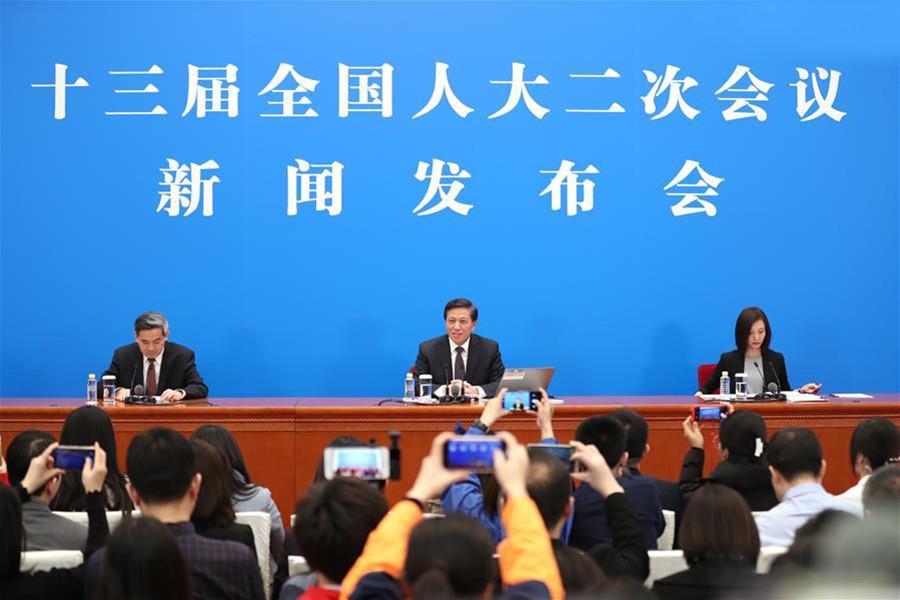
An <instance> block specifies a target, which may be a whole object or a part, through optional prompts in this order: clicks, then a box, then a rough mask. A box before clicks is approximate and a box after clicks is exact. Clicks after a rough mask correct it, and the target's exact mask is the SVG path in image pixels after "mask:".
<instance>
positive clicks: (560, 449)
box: [528, 444, 578, 473]
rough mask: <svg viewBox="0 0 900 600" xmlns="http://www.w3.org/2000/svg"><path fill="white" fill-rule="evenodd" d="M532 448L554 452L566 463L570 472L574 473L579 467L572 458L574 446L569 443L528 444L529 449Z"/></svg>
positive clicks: (549, 452) (554, 454) (553, 453)
mask: <svg viewBox="0 0 900 600" xmlns="http://www.w3.org/2000/svg"><path fill="white" fill-rule="evenodd" d="M532 448H535V449H537V450H540V451H542V452H547V453H548V454H552V455H553V456H554V457H556V458H558V459H559V460H561V461H562V462H563V464H564V465H566V468H567V469H569V472H570V473H574V472H575V470H576V468H577V467H578V463H577V462H576V461H573V460H572V454H573V453H574V452H575V447H574V446H570V445H568V444H528V449H529V450H531V449H532Z"/></svg>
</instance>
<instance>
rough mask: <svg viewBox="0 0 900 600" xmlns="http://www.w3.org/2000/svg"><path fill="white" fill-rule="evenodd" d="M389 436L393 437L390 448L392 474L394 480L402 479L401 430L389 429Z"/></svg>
mask: <svg viewBox="0 0 900 600" xmlns="http://www.w3.org/2000/svg"><path fill="white" fill-rule="evenodd" d="M388 436H389V437H390V438H391V447H390V448H389V449H388V455H389V456H390V458H391V460H390V463H389V464H390V476H391V479H392V480H394V481H400V432H399V431H389V432H388Z"/></svg>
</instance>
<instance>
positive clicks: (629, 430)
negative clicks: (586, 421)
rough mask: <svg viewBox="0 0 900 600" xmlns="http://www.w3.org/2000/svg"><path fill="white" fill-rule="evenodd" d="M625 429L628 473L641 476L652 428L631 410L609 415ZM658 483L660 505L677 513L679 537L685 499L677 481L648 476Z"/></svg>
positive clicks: (622, 410) (648, 449)
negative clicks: (642, 462) (642, 463)
mask: <svg viewBox="0 0 900 600" xmlns="http://www.w3.org/2000/svg"><path fill="white" fill-rule="evenodd" d="M609 416H611V417H612V418H614V419H616V420H617V421H618V422H619V423H621V424H622V427H624V428H625V449H626V450H627V451H628V462H626V463H625V467H626V472H627V474H629V475H641V474H642V473H641V461H642V460H643V459H644V458H646V457H647V455H648V454H649V453H650V444H649V443H648V442H649V438H650V428H649V427H647V421H645V420H644V417H642V416H641V415H640V414H639V413H638V412H637V411H634V410H632V409H630V408H620V409H618V410H614V411H612V412H611V413H609ZM647 476H648V477H650V479H652V480H653V481H655V482H656V487H657V488H658V489H659V503H660V506H661V507H662V509H663V510H671V511H672V512H674V513H675V533H676V537H677V533H678V526H679V525H680V524H681V517H682V515H683V514H684V498H683V497H682V495H681V488H680V487H679V486H678V482H677V481H669V480H668V479H660V478H658V477H654V476H653V475H647Z"/></svg>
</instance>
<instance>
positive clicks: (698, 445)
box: [678, 410, 778, 511]
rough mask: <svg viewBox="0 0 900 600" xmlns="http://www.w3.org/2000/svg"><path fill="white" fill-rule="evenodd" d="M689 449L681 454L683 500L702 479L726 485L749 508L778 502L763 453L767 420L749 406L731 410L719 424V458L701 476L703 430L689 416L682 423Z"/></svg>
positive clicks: (754, 508) (753, 508) (686, 498)
mask: <svg viewBox="0 0 900 600" xmlns="http://www.w3.org/2000/svg"><path fill="white" fill-rule="evenodd" d="M682 428H683V429H684V437H685V438H687V440H688V442H689V443H690V444H691V449H690V450H688V451H687V453H686V454H685V455H684V462H683V463H682V466H681V477H679V480H678V484H679V485H680V486H681V491H682V493H683V494H684V497H685V500H686V501H688V500H690V497H691V495H692V494H693V493H694V492H695V491H696V490H697V489H698V488H699V487H700V486H702V485H703V484H704V483H706V482H715V483H721V484H723V485H727V486H728V487H730V488H731V489H733V490H734V491H736V492H737V493H739V494H740V495H741V496H743V497H744V500H746V501H747V504H749V505H750V509H751V510H756V511H763V510H769V509H770V508H772V507H773V506H775V505H776V504H778V498H776V497H775V490H774V488H773V487H772V476H771V474H770V473H769V468H768V464H767V463H766V457H765V453H764V451H765V444H766V422H765V421H764V420H763V418H762V417H761V416H759V415H758V414H756V413H755V412H753V411H752V410H741V411H738V412H732V413H731V414H729V415H728V417H727V418H726V419H724V420H723V421H722V422H721V423H720V424H719V450H720V452H721V454H722V462H720V463H719V464H718V465H716V468H715V469H713V470H712V473H710V474H709V477H707V478H706V479H703V460H704V458H705V456H704V452H703V432H702V430H701V428H700V423H697V422H696V421H694V420H693V419H691V418H690V417H688V418H687V419H685V420H684V422H683V423H682Z"/></svg>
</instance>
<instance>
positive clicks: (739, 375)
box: [734, 373, 747, 378]
mask: <svg viewBox="0 0 900 600" xmlns="http://www.w3.org/2000/svg"><path fill="white" fill-rule="evenodd" d="M734 376H735V377H744V378H746V377H747V374H746V373H735V374H734Z"/></svg>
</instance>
